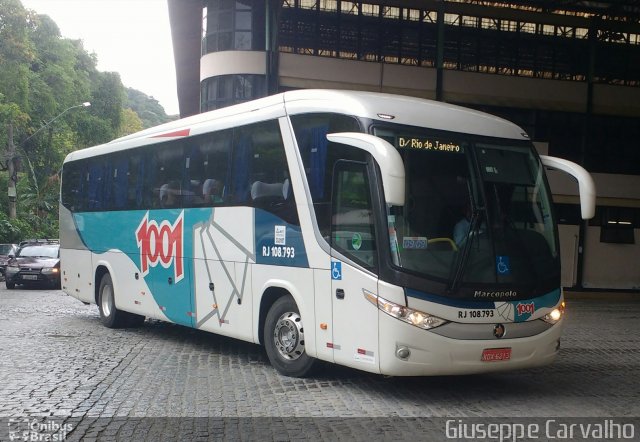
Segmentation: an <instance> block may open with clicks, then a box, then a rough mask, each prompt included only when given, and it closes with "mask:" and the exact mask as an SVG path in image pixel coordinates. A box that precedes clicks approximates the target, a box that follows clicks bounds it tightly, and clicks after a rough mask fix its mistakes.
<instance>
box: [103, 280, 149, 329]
mask: <svg viewBox="0 0 640 442" xmlns="http://www.w3.org/2000/svg"><path fill="white" fill-rule="evenodd" d="M114 293H115V292H114V290H113V282H112V281H111V275H110V274H108V273H105V274H104V276H103V277H102V279H101V280H100V289H99V290H98V309H99V310H100V319H101V320H102V323H103V324H104V325H105V326H106V327H109V328H123V327H137V326H139V325H141V324H142V323H143V322H144V316H140V315H136V314H133V313H127V312H124V311H122V310H118V308H116V301H115V296H114Z"/></svg>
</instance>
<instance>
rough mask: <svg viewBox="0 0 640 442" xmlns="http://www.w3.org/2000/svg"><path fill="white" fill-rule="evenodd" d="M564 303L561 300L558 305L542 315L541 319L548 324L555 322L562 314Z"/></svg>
mask: <svg viewBox="0 0 640 442" xmlns="http://www.w3.org/2000/svg"><path fill="white" fill-rule="evenodd" d="M564 308H565V303H564V301H562V302H561V303H560V305H558V306H557V307H556V308H554V309H553V310H551V311H550V312H549V313H547V314H546V315H544V316H543V317H542V320H543V321H545V322H548V323H549V324H555V323H557V322H558V321H560V319H562V317H563V316H564Z"/></svg>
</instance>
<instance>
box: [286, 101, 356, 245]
mask: <svg viewBox="0 0 640 442" xmlns="http://www.w3.org/2000/svg"><path fill="white" fill-rule="evenodd" d="M291 123H292V124H293V130H294V132H295V135H296V140H297V142H298V149H300V155H301V156H302V162H303V164H304V170H305V174H306V176H307V182H308V183H309V191H310V192H311V199H312V200H313V208H314V210H315V214H316V220H317V222H318V228H319V229H320V232H321V233H322V235H323V236H324V237H325V238H328V236H329V231H330V228H331V207H330V206H331V184H332V176H333V168H334V166H335V163H336V161H338V160H341V159H344V160H353V161H365V160H366V152H364V151H363V150H361V149H356V148H355V147H350V146H345V145H338V144H335V143H330V142H329V140H327V134H330V133H338V132H361V129H360V125H359V124H358V121H357V120H356V119H355V118H353V117H349V116H347V115H340V114H319V113H318V114H303V115H294V116H292V117H291Z"/></svg>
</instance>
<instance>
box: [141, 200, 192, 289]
mask: <svg viewBox="0 0 640 442" xmlns="http://www.w3.org/2000/svg"><path fill="white" fill-rule="evenodd" d="M183 225H184V210H183V211H182V212H180V216H178V218H177V219H176V220H175V222H174V223H173V224H171V223H170V222H169V221H167V220H164V221H162V222H161V223H160V224H158V223H157V221H156V220H151V221H149V212H148V211H147V213H146V214H145V215H144V218H142V221H141V222H140V225H139V226H138V229H137V230H136V241H137V242H138V249H139V250H140V270H141V271H142V276H146V275H147V274H148V273H149V269H150V268H151V267H155V266H157V265H158V264H160V265H161V266H162V267H164V268H165V269H168V268H169V267H171V265H172V264H174V263H173V261H174V260H175V265H174V276H175V282H179V281H181V280H182V278H184V265H183V251H184V249H183V246H182V244H183V236H182V232H183Z"/></svg>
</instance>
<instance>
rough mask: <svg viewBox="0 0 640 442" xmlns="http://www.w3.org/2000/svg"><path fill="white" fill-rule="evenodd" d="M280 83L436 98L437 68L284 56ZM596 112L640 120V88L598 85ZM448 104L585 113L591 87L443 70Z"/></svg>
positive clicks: (574, 83) (284, 85) (555, 81)
mask: <svg viewBox="0 0 640 442" xmlns="http://www.w3.org/2000/svg"><path fill="white" fill-rule="evenodd" d="M279 56H280V66H279V77H280V85H281V86H283V87H292V88H336V89H359V90H368V91H379V92H388V93H396V94H404V95H411V96H416V97H423V98H431V99H433V98H435V96H436V79H437V77H436V69H434V68H428V67H416V66H404V65H398V64H382V63H372V62H365V61H358V60H346V59H338V58H329V57H315V56H309V55H298V54H289V53H280V54H279ZM593 94H594V95H593V100H594V102H593V106H594V112H595V113H598V114H615V115H626V116H640V88H630V87H621V86H611V85H594V92H593ZM443 95H444V100H445V101H448V102H458V103H469V104H472V103H477V104H485V105H495V106H507V107H522V108H528V109H532V108H533V109H547V110H557V111H565V112H585V110H586V108H587V85H586V83H582V82H576V81H560V80H542V79H536V78H526V77H515V76H509V75H496V74H479V73H475V72H460V71H453V70H444V71H443Z"/></svg>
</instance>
